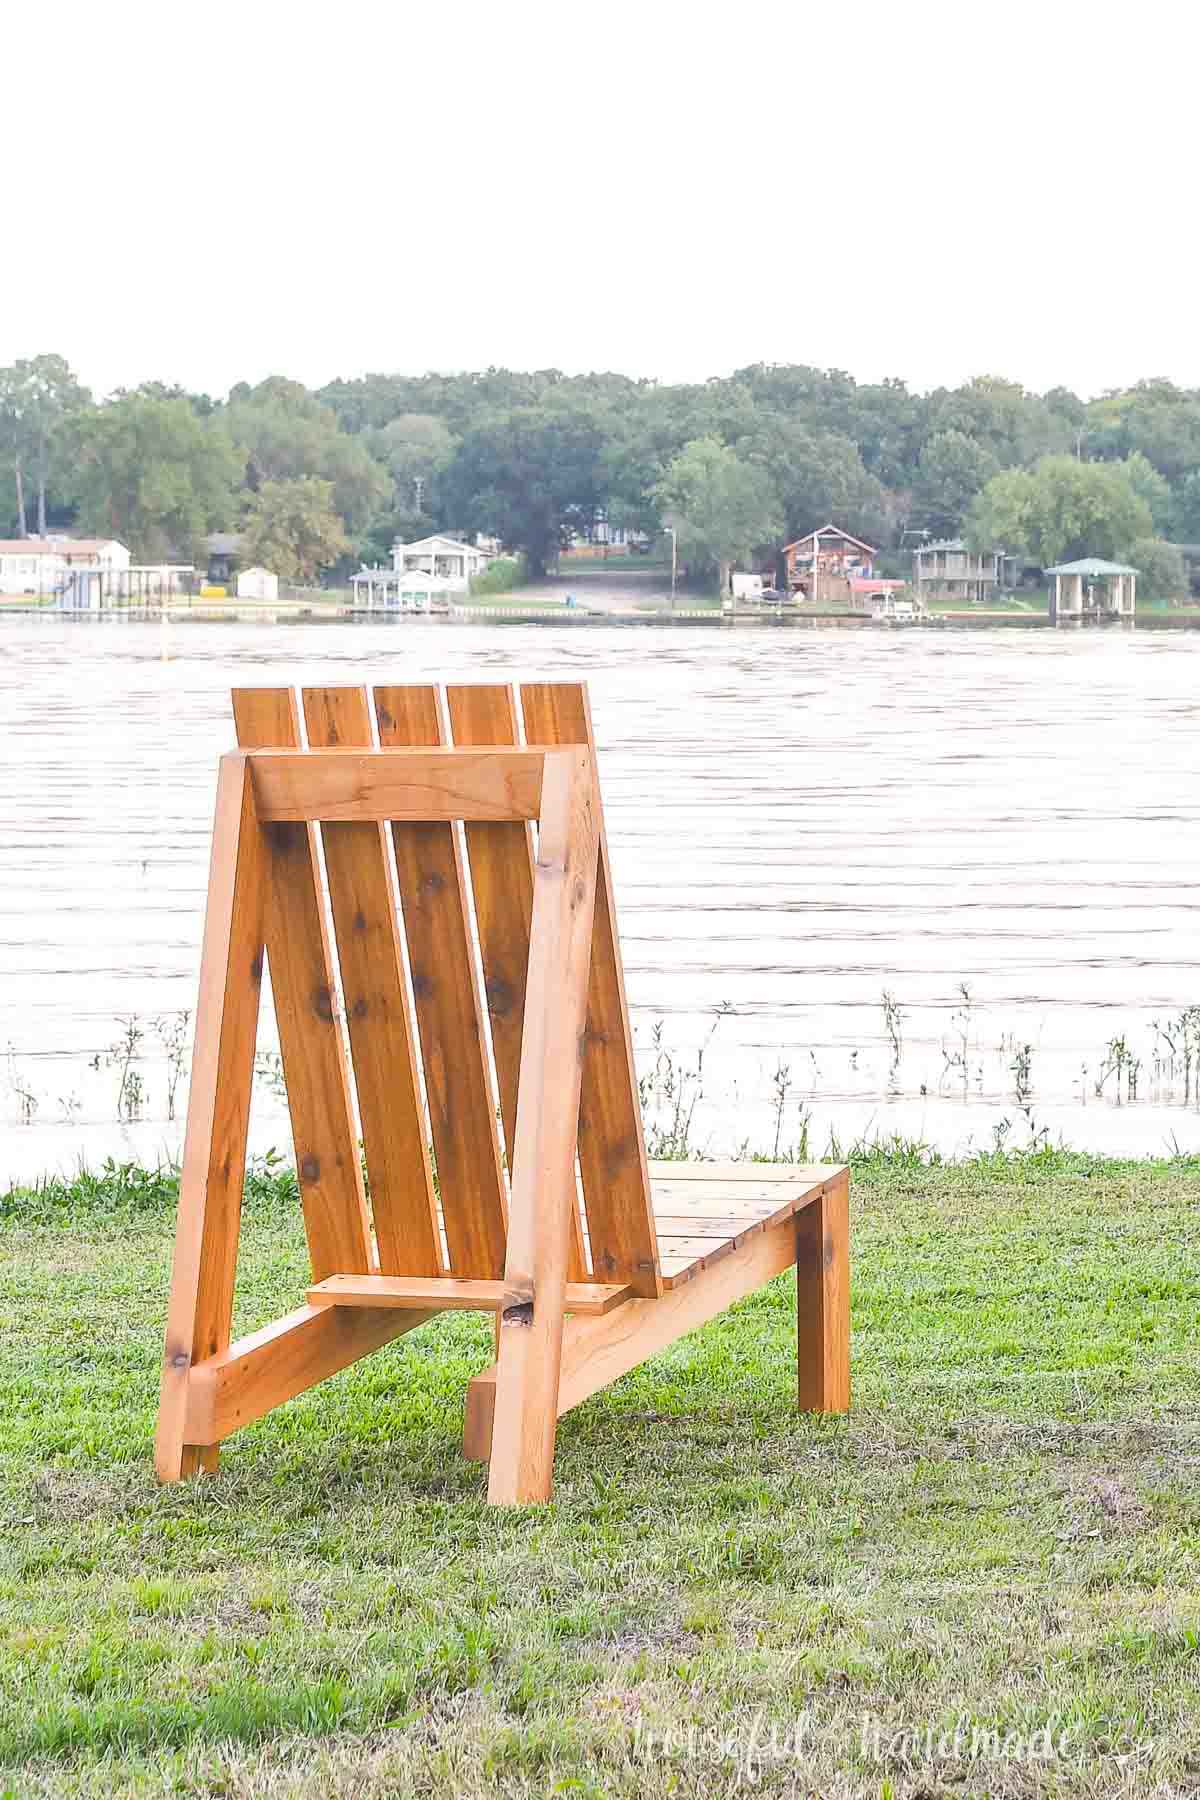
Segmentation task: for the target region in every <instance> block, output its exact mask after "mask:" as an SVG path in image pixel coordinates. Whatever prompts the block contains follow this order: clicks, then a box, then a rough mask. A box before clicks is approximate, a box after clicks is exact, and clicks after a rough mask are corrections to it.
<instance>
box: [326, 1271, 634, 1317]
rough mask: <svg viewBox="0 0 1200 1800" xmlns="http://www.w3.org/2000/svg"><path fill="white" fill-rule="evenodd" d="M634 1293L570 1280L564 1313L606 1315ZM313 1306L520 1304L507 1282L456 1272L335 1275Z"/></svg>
mask: <svg viewBox="0 0 1200 1800" xmlns="http://www.w3.org/2000/svg"><path fill="white" fill-rule="evenodd" d="M632 1294H633V1289H632V1288H631V1287H626V1286H623V1285H621V1284H618V1283H615V1282H601V1281H568V1283H567V1286H566V1293H565V1295H564V1297H563V1311H564V1312H569V1313H592V1314H596V1313H606V1312H611V1311H612V1310H613V1308H614V1307H615V1306H620V1305H621V1303H622V1302H623V1301H625V1300H628V1299H629V1298H630V1297H631V1295H632ZM308 1303H309V1305H310V1306H372V1307H376V1306H399V1307H404V1308H407V1309H409V1310H416V1309H420V1311H422V1312H503V1311H504V1310H505V1308H506V1307H508V1306H512V1305H515V1304H518V1302H517V1301H516V1300H515V1299H514V1296H513V1294H512V1292H511V1291H510V1290H509V1289H508V1288H506V1287H505V1285H504V1283H503V1282H502V1281H458V1280H456V1279H454V1277H452V1276H441V1277H439V1276H429V1277H426V1276H423V1275H330V1276H328V1277H327V1279H326V1280H324V1281H319V1282H318V1283H317V1284H316V1286H315V1287H310V1288H309V1290H308Z"/></svg>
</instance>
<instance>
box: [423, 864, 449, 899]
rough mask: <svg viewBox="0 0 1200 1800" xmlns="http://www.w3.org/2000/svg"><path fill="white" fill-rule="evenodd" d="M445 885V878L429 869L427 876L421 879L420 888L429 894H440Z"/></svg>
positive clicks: (434, 870)
mask: <svg viewBox="0 0 1200 1800" xmlns="http://www.w3.org/2000/svg"><path fill="white" fill-rule="evenodd" d="M445 885H446V877H445V876H444V875H439V873H438V871H437V870H436V869H431V870H430V872H429V874H428V875H423V876H422V877H421V886H422V887H423V888H425V889H427V890H428V892H429V893H431V894H440V893H441V891H442V889H443V888H444V887H445Z"/></svg>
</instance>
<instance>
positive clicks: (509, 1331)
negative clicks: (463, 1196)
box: [488, 1232, 566, 1506]
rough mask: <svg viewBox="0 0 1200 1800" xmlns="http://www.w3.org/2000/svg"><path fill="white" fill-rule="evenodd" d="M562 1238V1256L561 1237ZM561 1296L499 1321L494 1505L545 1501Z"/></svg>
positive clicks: (554, 1422) (491, 1475)
mask: <svg viewBox="0 0 1200 1800" xmlns="http://www.w3.org/2000/svg"><path fill="white" fill-rule="evenodd" d="M563 1237H564V1250H565V1238H566V1233H565V1232H564V1233H563ZM562 1334H563V1312H562V1299H561V1295H560V1297H559V1298H558V1301H557V1304H556V1303H555V1300H554V1298H553V1296H551V1297H549V1298H548V1300H547V1301H546V1303H544V1304H542V1305H538V1304H537V1303H536V1302H533V1303H526V1304H522V1305H518V1306H514V1307H512V1308H510V1309H509V1316H508V1317H507V1318H503V1316H502V1322H501V1332H500V1355H499V1358H498V1360H497V1363H496V1387H495V1395H496V1405H495V1415H494V1419H493V1423H492V1442H491V1453H490V1456H489V1460H488V1499H489V1500H490V1501H491V1502H492V1503H493V1505H500V1506H533V1505H536V1504H537V1503H538V1502H539V1501H542V1500H548V1499H549V1498H550V1493H551V1489H552V1488H553V1485H554V1440H555V1436H556V1433H557V1431H558V1374H559V1365H560V1362H561V1358H562Z"/></svg>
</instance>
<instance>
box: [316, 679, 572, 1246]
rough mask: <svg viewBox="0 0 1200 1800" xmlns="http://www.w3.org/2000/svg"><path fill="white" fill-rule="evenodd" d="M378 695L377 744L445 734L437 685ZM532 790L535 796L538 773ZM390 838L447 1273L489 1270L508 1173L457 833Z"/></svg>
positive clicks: (416, 743)
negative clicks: (504, 1165)
mask: <svg viewBox="0 0 1200 1800" xmlns="http://www.w3.org/2000/svg"><path fill="white" fill-rule="evenodd" d="M374 698H375V716H376V719H377V720H378V723H379V738H380V743H381V744H383V745H385V746H402V745H403V746H408V747H410V748H411V747H427V746H429V745H437V744H439V743H440V742H441V740H442V723H441V718H440V715H439V712H438V706H437V691H436V689H434V688H432V687H389V688H376V689H375V695H374ZM449 754H450V755H454V754H455V753H454V752H450V753H449ZM488 754H490V755H492V756H495V755H500V756H503V754H504V753H503V752H495V751H493V752H490V753H488ZM509 754H513V755H515V754H517V752H510V753H509ZM481 760H483V759H481ZM538 793H539V804H540V794H541V777H540V772H539V780H538ZM392 842H393V846H394V849H395V854H396V873H397V876H398V879H399V887H400V903H401V910H402V913H403V918H404V931H405V935H406V937H407V940H408V962H409V968H410V970H411V972H412V983H413V995H414V998H415V1002H416V1010H417V1025H418V1030H419V1035H420V1040H421V1056H422V1062H423V1066H424V1070H425V1092H426V1097H427V1099H428V1102H429V1122H430V1129H431V1132H432V1136H433V1147H434V1154H435V1156H436V1159H437V1179H438V1191H439V1194H440V1197H441V1206H442V1221H443V1225H444V1227H445V1232H446V1243H447V1247H448V1250H449V1257H450V1272H451V1273H452V1274H454V1275H461V1276H477V1277H482V1278H484V1279H487V1278H495V1277H498V1276H500V1275H501V1274H502V1273H503V1271H504V1234H505V1192H504V1172H503V1168H502V1166H501V1161H500V1144H499V1139H498V1137H497V1133H496V1102H495V1098H494V1096H493V1093H492V1082H491V1074H490V1071H489V1068H488V1059H487V1045H486V1039H485V1036H484V1033H485V1030H486V1026H485V1023H484V1017H485V1015H484V1007H483V1000H482V997H481V994H480V991H479V981H478V979H477V976H476V970H475V957H474V952H473V947H472V943H471V934H470V928H469V923H468V920H469V909H468V902H467V883H466V870H465V868H464V866H463V858H462V853H461V849H460V846H459V840H458V836H457V834H456V832H455V830H454V828H453V826H451V825H449V824H447V823H444V822H437V823H432V824H430V823H421V824H418V823H406V822H401V823H398V824H394V825H393V827H392ZM325 1273H326V1274H335V1273H340V1274H354V1273H357V1271H356V1270H353V1269H344V1270H326V1271H325Z"/></svg>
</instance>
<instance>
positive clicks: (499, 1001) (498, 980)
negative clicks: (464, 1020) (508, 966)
mask: <svg viewBox="0 0 1200 1800" xmlns="http://www.w3.org/2000/svg"><path fill="white" fill-rule="evenodd" d="M487 1003H488V1011H489V1012H490V1013H491V1015H492V1017H493V1018H494V1019H503V1018H506V1017H507V1015H508V1014H509V1013H510V1012H511V1011H512V1004H513V990H512V984H511V983H510V982H507V981H505V980H504V979H503V978H502V977H501V976H496V977H495V978H494V979H493V980H491V981H489V982H488V984H487Z"/></svg>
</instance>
